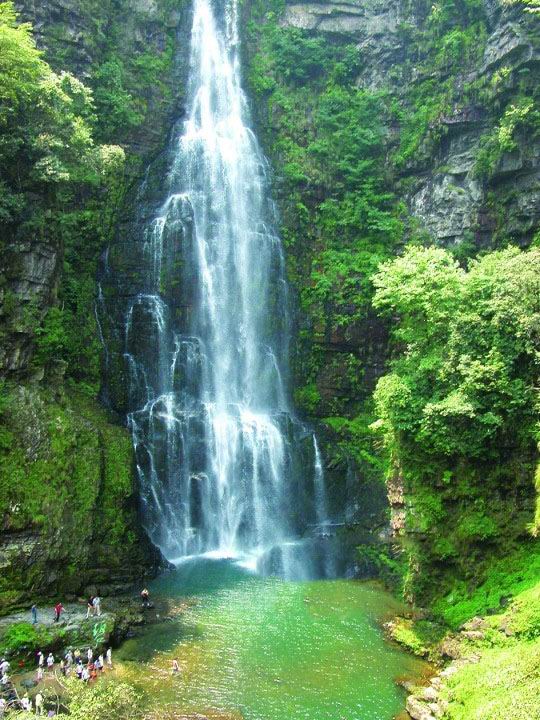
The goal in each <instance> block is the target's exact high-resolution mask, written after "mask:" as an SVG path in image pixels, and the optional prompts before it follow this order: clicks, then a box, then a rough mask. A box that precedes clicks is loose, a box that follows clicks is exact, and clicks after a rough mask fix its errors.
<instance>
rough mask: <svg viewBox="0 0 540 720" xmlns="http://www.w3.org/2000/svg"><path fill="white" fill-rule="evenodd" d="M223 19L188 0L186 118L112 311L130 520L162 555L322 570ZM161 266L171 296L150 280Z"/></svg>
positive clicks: (281, 307)
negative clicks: (132, 493) (177, 291)
mask: <svg viewBox="0 0 540 720" xmlns="http://www.w3.org/2000/svg"><path fill="white" fill-rule="evenodd" d="M237 15H238V0H221V2H218V1H217V0H214V1H212V0H194V8H193V26H192V35H191V59H190V79H189V92H188V97H189V108H188V114H187V119H186V120H185V122H184V124H183V128H182V130H181V132H180V137H179V138H178V139H177V140H176V142H175V146H174V148H173V161H172V163H171V167H170V171H169V175H168V179H167V186H168V191H167V192H168V196H167V197H166V199H165V201H164V202H162V204H161V206H160V207H159V210H158V211H157V213H156V214H155V216H154V218H153V219H152V220H150V221H148V222H147V224H146V229H145V231H144V243H143V245H144V256H145V288H144V290H142V289H141V291H140V292H138V293H137V294H136V295H135V296H134V297H133V298H132V300H131V301H130V303H129V305H128V307H127V308H126V313H125V325H124V335H125V337H124V344H125V364H126V367H127V369H128V372H129V376H130V392H129V396H130V406H131V412H130V413H129V422H130V427H131V430H132V434H133V438H134V443H135V449H136V455H137V461H138V472H139V476H140V479H141V487H142V495H143V499H144V503H145V508H144V517H145V522H146V523H147V527H148V530H149V532H150V536H151V537H152V539H153V540H154V542H156V544H158V545H159V546H160V547H161V549H162V550H163V552H164V553H165V555H166V556H167V557H168V558H170V559H171V558H172V559H177V558H181V557H186V556H192V555H194V554H203V553H213V554H219V555H222V556H232V557H243V558H246V557H247V558H248V560H246V562H252V560H249V558H259V561H258V567H259V569H261V570H263V571H267V572H278V573H281V574H283V575H285V576H290V577H310V576H313V575H317V574H321V573H322V574H324V572H325V570H324V566H325V563H324V562H322V560H321V561H319V560H317V559H314V551H313V547H311V545H310V542H311V541H308V542H307V543H306V542H305V540H304V539H305V538H306V536H307V535H308V534H309V530H308V529H309V528H310V527H311V528H312V527H313V526H314V525H316V524H321V523H324V522H325V521H326V519H327V507H326V492H325V488H324V473H323V469H322V461H321V457H320V453H319V449H318V446H317V443H316V440H315V438H314V436H313V434H312V432H311V431H310V430H309V429H308V428H305V427H304V426H303V425H302V424H301V423H299V422H298V421H297V420H296V419H295V417H294V414H293V413H292V411H291V409H290V407H289V402H288V400H287V397H288V393H287V387H286V385H287V374H288V373H287V367H288V365H287V362H288V359H287V356H288V340H289V335H290V329H289V322H288V308H287V286H286V282H285V279H284V269H283V268H284V261H283V253H282V248H281V243H280V240H279V238H278V236H277V234H276V231H275V217H274V212H273V205H272V203H271V201H270V194H269V189H268V180H267V163H266V160H265V158H264V156H263V154H262V152H261V149H260V147H259V145H258V142H257V139H256V137H255V136H254V134H253V132H252V131H251V129H250V127H249V126H250V119H249V111H248V105H247V101H246V98H245V95H244V93H243V90H242V87H241V72H240V59H239V38H238V30H237V27H238V17H237ZM178 258H180V260H179V259H178ZM179 266H181V267H179ZM175 272H176V273H177V274H178V282H179V283H181V284H182V286H183V287H184V291H183V292H184V295H186V293H185V287H186V286H189V301H185V302H184V303H183V305H182V303H181V302H180V301H179V300H178V298H177V297H175V296H174V295H173V296H171V297H168V296H167V294H166V293H165V292H164V291H163V288H162V286H163V277H164V275H167V276H168V277H170V276H171V274H173V273H175ZM180 306H182V307H180ZM180 315H181V316H182V320H178V317H179V316H180ZM308 546H309V547H308ZM315 554H316V553H315Z"/></svg>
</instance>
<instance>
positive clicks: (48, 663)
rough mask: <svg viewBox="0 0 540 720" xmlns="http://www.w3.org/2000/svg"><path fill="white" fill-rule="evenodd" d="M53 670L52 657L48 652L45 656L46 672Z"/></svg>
mask: <svg viewBox="0 0 540 720" xmlns="http://www.w3.org/2000/svg"><path fill="white" fill-rule="evenodd" d="M53 669H54V655H53V654H52V652H50V653H49V654H48V655H47V670H49V671H52V670H53Z"/></svg>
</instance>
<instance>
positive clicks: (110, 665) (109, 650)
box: [107, 648, 112, 668]
mask: <svg viewBox="0 0 540 720" xmlns="http://www.w3.org/2000/svg"><path fill="white" fill-rule="evenodd" d="M107 665H108V666H109V667H110V668H112V650H111V648H108V650H107Z"/></svg>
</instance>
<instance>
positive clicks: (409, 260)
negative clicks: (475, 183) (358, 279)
mask: <svg viewBox="0 0 540 720" xmlns="http://www.w3.org/2000/svg"><path fill="white" fill-rule="evenodd" d="M539 270H540V253H538V251H536V250H531V251H529V252H526V253H525V252H520V251H519V250H517V249H508V250H505V251H501V252H496V253H492V254H491V255H487V256H485V257H484V258H482V259H481V260H478V261H474V262H473V263H471V266H470V269H469V272H465V271H464V270H462V269H461V268H460V267H459V266H458V265H457V263H456V262H455V261H454V260H453V259H452V257H451V256H450V254H449V253H447V252H445V251H443V250H438V249H434V248H426V249H423V248H415V247H413V248H409V249H408V250H407V251H406V253H405V255H404V256H403V257H402V258H399V259H397V260H395V261H392V262H390V263H387V264H385V265H383V266H381V269H380V272H379V274H378V275H377V276H376V278H375V280H374V282H375V286H376V287H377V292H376V295H375V300H374V304H375V306H376V307H377V308H378V309H379V310H380V311H381V312H384V313H391V314H393V315H395V316H398V317H399V322H398V324H397V326H396V328H395V331H394V337H395V339H396V341H397V342H398V343H399V344H400V345H401V347H402V348H403V354H402V355H401V357H400V358H399V359H397V360H396V361H395V362H394V364H393V373H392V374H391V375H389V376H387V377H386V378H384V379H383V380H381V381H380V383H379V386H378V388H377V392H376V396H375V397H376V402H377V408H378V411H379V414H380V418H381V421H382V424H383V426H384V429H385V431H386V434H387V439H388V441H389V442H390V444H391V445H392V446H393V447H395V448H396V449H398V448H399V446H401V445H402V444H407V443H410V444H411V446H412V445H415V446H418V449H419V450H420V451H421V452H425V453H434V454H436V455H443V456H447V457H449V458H451V457H454V458H455V457H459V456H463V457H468V458H471V457H478V458H479V457H484V458H488V457H493V456H496V454H497V452H498V449H499V448H500V447H501V443H503V444H504V446H506V447H512V445H513V444H514V441H513V438H515V428H516V427H518V428H521V431H520V434H519V438H520V439H522V440H523V441H524V442H525V444H526V445H527V444H528V443H530V442H531V440H532V437H533V426H534V422H535V417H536V415H535V411H536V397H535V393H534V391H533V389H532V387H533V377H534V375H535V372H536V369H537V366H538V361H539V359H540V357H539V348H538V336H537V331H536V329H535V328H537V327H538V322H539V319H540V316H539V309H538V306H537V296H538V276H537V273H538V272H539ZM472 328H474V332H472Z"/></svg>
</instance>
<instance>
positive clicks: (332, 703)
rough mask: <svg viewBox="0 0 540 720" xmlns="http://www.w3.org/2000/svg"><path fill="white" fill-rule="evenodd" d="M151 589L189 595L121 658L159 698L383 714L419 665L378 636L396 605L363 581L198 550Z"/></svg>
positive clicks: (354, 715) (261, 715) (247, 708)
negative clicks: (304, 574)
mask: <svg viewBox="0 0 540 720" xmlns="http://www.w3.org/2000/svg"><path fill="white" fill-rule="evenodd" d="M153 593H154V595H155V596H158V595H161V596H164V597H167V598H169V599H171V600H172V601H173V606H174V605H175V604H178V606H184V607H185V603H186V598H187V601H188V609H187V610H186V611H185V612H183V613H181V614H179V615H178V619H177V620H176V619H175V620H173V621H168V622H167V623H165V624H163V625H162V626H159V625H158V626H157V627H156V626H149V627H147V628H146V629H145V630H144V631H143V633H142V634H141V635H140V637H138V638H136V639H134V640H131V641H129V642H127V643H126V644H125V645H124V646H123V648H122V649H121V650H120V651H119V653H118V658H119V659H121V660H122V661H123V667H122V670H121V672H122V673H123V674H125V675H126V676H127V677H128V678H129V679H130V680H131V681H134V682H136V683H139V684H141V683H142V685H143V686H144V688H145V689H146V690H148V691H150V693H151V694H152V696H153V697H155V699H156V703H157V705H159V706H161V707H168V706H170V707H174V708H175V709H176V710H177V711H181V712H183V713H186V714H195V713H201V714H203V715H204V714H206V715H207V716H211V717H216V713H218V714H219V713H221V714H222V715H220V717H221V716H225V717H231V718H244V719H245V720H390V719H391V718H393V717H394V716H395V715H396V714H397V713H399V712H400V711H401V710H402V709H403V707H404V698H405V695H404V692H403V691H402V690H401V689H400V688H399V687H398V686H397V685H396V684H395V680H396V678H398V677H402V676H414V675H419V674H421V673H422V672H423V671H425V670H426V667H425V665H424V664H422V663H419V662H418V661H417V660H415V659H414V658H412V657H411V656H409V655H407V654H405V653H404V652H402V651H401V650H400V649H398V648H395V647H393V646H392V645H390V644H388V643H387V642H385V640H384V638H383V635H382V632H381V630H380V629H379V626H378V621H380V620H381V619H382V618H383V617H384V616H385V615H388V614H391V613H395V612H398V611H399V609H400V608H399V604H398V603H397V602H396V601H395V600H394V599H393V598H391V597H390V596H389V595H387V594H386V593H384V592H382V591H381V590H380V589H378V588H377V587H375V586H373V585H370V584H365V583H359V582H354V581H350V580H332V581H315V582H303V583H300V582H285V581H283V580H280V579H278V578H261V577H259V576H256V575H253V574H251V573H249V572H247V571H246V570H243V569H242V568H240V567H239V566H238V565H235V564H233V563H232V562H228V561H216V560H213V561H210V560H204V561H201V560H198V561H190V562H186V563H184V564H183V565H182V566H181V567H180V568H179V569H177V570H176V571H174V572H172V573H170V574H168V575H166V576H164V577H162V578H161V579H160V580H158V581H157V582H156V583H155V585H154V587H153ZM174 658H177V659H178V661H179V663H180V666H181V673H180V675H178V676H173V675H172V673H171V665H172V660H173V659H174Z"/></svg>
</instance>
